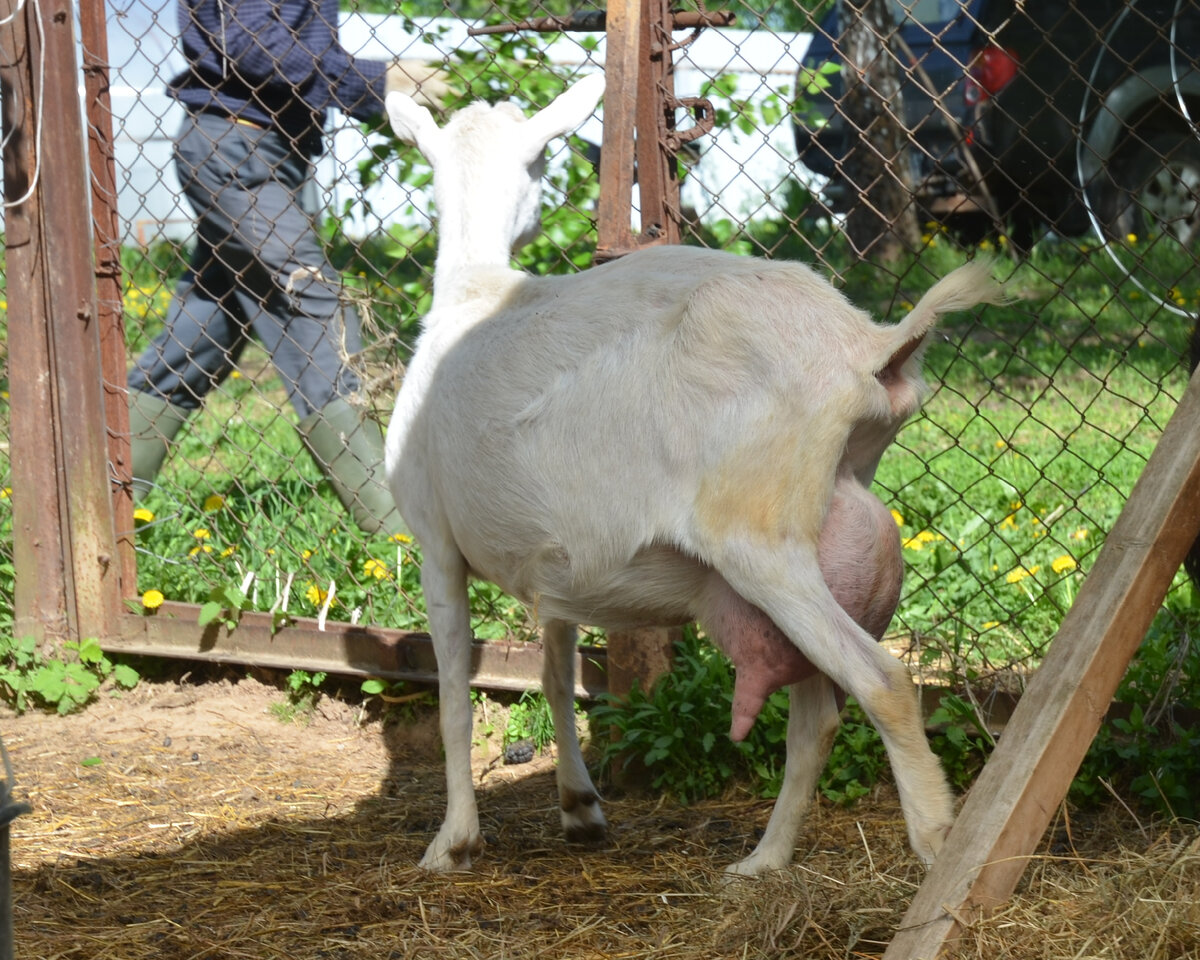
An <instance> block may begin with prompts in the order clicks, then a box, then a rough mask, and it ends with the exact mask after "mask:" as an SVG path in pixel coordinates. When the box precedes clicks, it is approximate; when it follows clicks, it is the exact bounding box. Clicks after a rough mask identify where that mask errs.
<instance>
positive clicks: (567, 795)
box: [542, 620, 608, 843]
mask: <svg viewBox="0 0 1200 960" xmlns="http://www.w3.org/2000/svg"><path fill="white" fill-rule="evenodd" d="M575 640H576V636H575V627H574V625H573V624H569V623H564V622H563V621H561V620H551V621H548V622H547V623H544V624H543V625H542V650H543V653H542V656H543V658H544V659H543V664H542V691H543V693H545V695H546V700H547V702H548V703H549V704H550V713H551V715H552V716H553V718H554V741H555V744H556V746H557V747H558V770H557V780H558V802H559V807H560V811H561V815H562V826H563V833H564V834H565V835H566V838H567V840H569V841H571V842H572V843H596V842H598V841H600V840H603V839H604V838H605V837H606V836H607V834H608V824H607V822H606V821H605V819H604V812H603V811H602V810H601V809H600V796H599V794H598V793H597V792H596V787H595V785H594V784H593V783H592V778H591V777H590V776H589V775H588V772H587V765H586V764H585V763H584V762H583V753H582V752H581V751H580V749H579V733H578V731H577V730H576V728H575Z"/></svg>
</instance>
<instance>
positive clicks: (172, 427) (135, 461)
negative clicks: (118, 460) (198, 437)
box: [129, 390, 191, 503]
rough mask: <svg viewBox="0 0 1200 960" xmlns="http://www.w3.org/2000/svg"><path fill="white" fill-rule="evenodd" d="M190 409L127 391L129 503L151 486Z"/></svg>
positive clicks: (151, 396) (146, 394)
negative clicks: (130, 499) (129, 473)
mask: <svg viewBox="0 0 1200 960" xmlns="http://www.w3.org/2000/svg"><path fill="white" fill-rule="evenodd" d="M190 414H191V411H190V410H185V409H183V408H182V407H177V406H175V404H173V403H168V402H167V401H166V400H163V399H161V398H160V397H156V396H154V395H153V394H150V393H143V392H142V391H141V390H130V391H129V445H130V463H131V464H132V472H133V502H134V503H140V502H141V501H142V500H143V499H144V498H145V496H146V494H147V493H149V492H150V491H151V490H152V489H153V488H154V478H155V477H157V476H158V471H159V469H160V468H161V467H162V465H163V460H165V459H166V457H167V450H168V448H169V447H170V445H171V441H172V440H174V439H175V434H177V433H178V432H179V428H180V427H182V426H183V424H184V421H186V420H187V418H188V416H189V415H190Z"/></svg>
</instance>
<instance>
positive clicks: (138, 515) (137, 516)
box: [133, 507, 154, 523]
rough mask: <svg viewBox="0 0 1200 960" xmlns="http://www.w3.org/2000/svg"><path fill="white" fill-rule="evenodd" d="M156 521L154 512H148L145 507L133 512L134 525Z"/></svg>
mask: <svg viewBox="0 0 1200 960" xmlns="http://www.w3.org/2000/svg"><path fill="white" fill-rule="evenodd" d="M153 519H154V511H153V510H147V509H146V508H145V507H138V508H137V509H136V510H134V511H133V521H134V523H149V522H150V521H151V520H153Z"/></svg>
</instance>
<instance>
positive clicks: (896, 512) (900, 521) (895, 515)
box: [892, 508, 904, 527]
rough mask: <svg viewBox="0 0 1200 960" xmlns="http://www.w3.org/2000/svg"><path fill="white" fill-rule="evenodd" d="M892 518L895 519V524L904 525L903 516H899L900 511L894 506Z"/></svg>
mask: <svg viewBox="0 0 1200 960" xmlns="http://www.w3.org/2000/svg"><path fill="white" fill-rule="evenodd" d="M892 519H893V520H895V521H896V526H898V527H902V526H904V517H902V516H900V511H899V510H896V509H895V508H893V509H892Z"/></svg>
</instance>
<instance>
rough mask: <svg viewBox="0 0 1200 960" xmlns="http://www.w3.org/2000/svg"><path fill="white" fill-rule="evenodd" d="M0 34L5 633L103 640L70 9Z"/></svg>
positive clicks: (62, 0) (92, 350) (99, 397)
mask: <svg viewBox="0 0 1200 960" xmlns="http://www.w3.org/2000/svg"><path fill="white" fill-rule="evenodd" d="M6 6H7V7H8V11H7V12H8V13H9V14H10V16H12V15H13V14H14V13H15V14H16V15H15V17H14V18H13V19H11V20H9V21H8V22H6V25H5V26H4V27H3V31H4V32H3V44H4V47H5V49H4V62H5V64H6V66H5V67H4V68H3V83H4V92H3V96H2V99H3V109H4V130H5V135H6V141H5V143H6V146H5V151H4V187H5V199H6V201H7V203H8V204H9V206H8V208H7V224H6V225H7V230H6V234H5V245H6V250H7V270H8V277H7V279H8V321H9V341H8V342H9V351H10V378H9V390H10V394H11V397H12V426H11V437H10V442H11V447H10V455H11V460H12V475H13V539H14V543H13V558H14V565H15V569H16V587H15V599H14V607H15V610H14V621H15V623H14V627H15V632H16V634H17V635H18V636H30V635H32V636H34V637H36V638H37V639H38V640H39V642H40V643H41V644H42V645H43V646H54V645H56V644H57V643H59V642H61V641H63V640H78V639H83V638H90V637H95V638H98V639H101V638H104V637H106V636H107V635H108V634H109V633H111V632H113V631H114V630H115V629H116V622H117V618H118V616H119V613H120V591H119V583H118V567H119V564H118V563H117V553H116V543H115V539H114V536H113V523H112V509H111V501H110V498H109V490H108V475H107V470H108V462H107V449H106V443H105V422H104V395H103V391H102V388H101V364H100V338H99V333H98V330H97V326H98V325H97V319H96V302H95V288H94V282H93V276H92V254H93V250H92V231H91V229H90V227H89V211H88V180H89V171H88V168H87V164H86V163H85V159H84V152H83V147H84V138H83V130H82V126H81V123H80V110H79V89H78V84H79V71H78V69H77V68H76V61H75V29H74V25H75V14H74V9H73V6H72V4H71V2H70V0H41V2H40V3H38V4H25V5H23V7H22V8H20V9H17V10H14V7H15V4H13V3H11V2H8V3H6Z"/></svg>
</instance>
